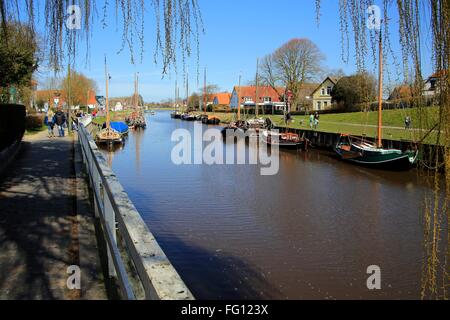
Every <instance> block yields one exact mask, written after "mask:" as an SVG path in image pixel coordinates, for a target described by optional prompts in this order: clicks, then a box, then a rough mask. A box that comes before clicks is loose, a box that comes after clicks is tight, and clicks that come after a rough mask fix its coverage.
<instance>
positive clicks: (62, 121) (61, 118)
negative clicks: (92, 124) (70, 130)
mask: <svg viewBox="0 0 450 320" xmlns="http://www.w3.org/2000/svg"><path fill="white" fill-rule="evenodd" d="M54 119H55V124H56V126H57V127H58V134H59V137H60V138H62V137H64V127H65V125H66V121H67V118H66V115H65V114H64V112H62V110H61V109H58V111H57V112H56V114H55V116H54Z"/></svg>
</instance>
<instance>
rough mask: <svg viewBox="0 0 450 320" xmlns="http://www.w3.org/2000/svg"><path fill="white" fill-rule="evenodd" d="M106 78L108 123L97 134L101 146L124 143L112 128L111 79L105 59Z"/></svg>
mask: <svg viewBox="0 0 450 320" xmlns="http://www.w3.org/2000/svg"><path fill="white" fill-rule="evenodd" d="M105 77H106V103H105V104H106V122H105V124H104V128H103V129H102V130H101V131H100V132H98V133H97V136H96V141H97V143H99V144H107V145H114V144H120V143H123V138H122V135H121V134H120V133H119V132H118V131H117V130H115V129H114V128H112V127H111V116H110V114H109V79H110V76H109V74H108V66H107V64H106V57H105Z"/></svg>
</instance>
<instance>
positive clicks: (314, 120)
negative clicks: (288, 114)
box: [309, 112, 320, 130]
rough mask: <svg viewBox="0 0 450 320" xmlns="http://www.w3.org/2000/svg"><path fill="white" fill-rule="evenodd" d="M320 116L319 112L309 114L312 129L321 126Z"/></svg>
mask: <svg viewBox="0 0 450 320" xmlns="http://www.w3.org/2000/svg"><path fill="white" fill-rule="evenodd" d="M319 118H320V116H319V113H318V112H316V113H314V114H311V115H310V116H309V127H310V128H311V129H313V128H314V130H317V128H318V127H319Z"/></svg>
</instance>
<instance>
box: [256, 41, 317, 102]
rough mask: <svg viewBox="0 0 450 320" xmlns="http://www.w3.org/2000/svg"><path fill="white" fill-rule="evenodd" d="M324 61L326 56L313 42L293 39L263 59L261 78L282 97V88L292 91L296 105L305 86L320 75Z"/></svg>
mask: <svg viewBox="0 0 450 320" xmlns="http://www.w3.org/2000/svg"><path fill="white" fill-rule="evenodd" d="M323 60H324V55H323V54H322V53H321V51H320V50H319V48H318V47H317V46H316V45H315V44H314V43H313V42H312V41H311V40H309V39H292V40H290V41H289V42H287V43H286V44H284V45H283V46H281V47H280V48H279V49H277V50H276V51H275V52H274V53H273V54H271V55H268V56H266V57H265V58H264V59H263V61H262V65H261V77H262V80H263V82H264V83H267V84H268V85H269V86H271V87H272V88H273V89H274V90H275V91H276V92H277V93H278V94H279V95H280V96H283V95H284V92H279V91H280V90H279V87H280V86H282V87H285V88H286V89H287V90H291V91H292V94H293V100H292V101H293V102H294V103H295V104H296V103H297V101H298V100H299V98H300V97H299V93H300V90H301V88H302V86H303V84H304V83H305V82H307V81H311V80H313V79H315V78H316V77H317V75H319V74H320V71H321V70H322V67H321V64H322V61H323Z"/></svg>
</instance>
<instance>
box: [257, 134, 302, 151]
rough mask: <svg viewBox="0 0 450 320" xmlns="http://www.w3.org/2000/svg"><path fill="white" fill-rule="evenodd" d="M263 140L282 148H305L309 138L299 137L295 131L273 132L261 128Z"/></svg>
mask: <svg viewBox="0 0 450 320" xmlns="http://www.w3.org/2000/svg"><path fill="white" fill-rule="evenodd" d="M261 135H262V140H263V142H265V143H267V144H268V145H271V146H273V145H277V146H278V147H280V148H284V149H295V150H297V149H300V148H304V149H305V150H306V149H307V148H308V145H309V140H308V139H306V138H302V137H300V136H299V135H298V134H297V133H292V132H285V133H282V132H275V131H272V130H263V131H262V133H261Z"/></svg>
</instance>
